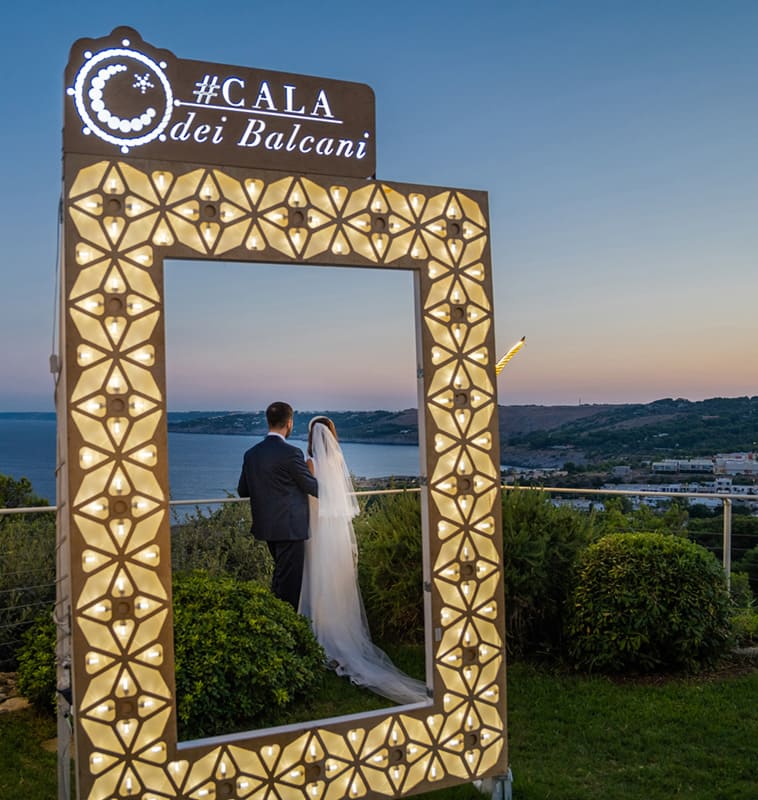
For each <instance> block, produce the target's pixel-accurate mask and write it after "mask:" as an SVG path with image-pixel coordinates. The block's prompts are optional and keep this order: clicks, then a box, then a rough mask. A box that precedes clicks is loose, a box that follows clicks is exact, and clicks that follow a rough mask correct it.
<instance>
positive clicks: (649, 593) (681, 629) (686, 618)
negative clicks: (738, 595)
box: [567, 533, 730, 672]
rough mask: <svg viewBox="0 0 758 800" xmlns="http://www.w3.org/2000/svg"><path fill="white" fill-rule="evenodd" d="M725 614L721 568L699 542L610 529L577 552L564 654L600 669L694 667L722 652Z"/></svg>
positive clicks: (726, 629)
mask: <svg viewBox="0 0 758 800" xmlns="http://www.w3.org/2000/svg"><path fill="white" fill-rule="evenodd" d="M729 616H730V601H729V592H728V590H727V588H726V580H725V576H724V572H723V570H722V568H721V565H720V564H719V563H718V561H716V559H715V557H714V556H713V555H712V554H711V553H709V552H708V551H707V550H706V549H705V548H703V547H700V546H699V545H696V544H694V543H693V542H690V541H688V540H687V539H683V538H680V537H677V536H672V535H667V534H659V533H628V534H612V535H610V536H606V537H604V538H603V539H601V540H600V541H598V542H596V543H595V544H593V545H590V547H588V548H587V550H586V551H585V552H584V554H583V556H582V558H581V559H580V562H579V571H578V579H577V584H576V587H575V589H574V591H573V593H572V595H571V597H570V600H569V621H568V626H567V627H568V636H569V654H570V657H571V658H572V660H573V661H574V663H575V664H576V666H578V667H580V668H583V669H588V670H597V671H601V672H624V671H631V672H651V671H654V670H676V669H687V670H697V669H699V668H701V667H703V666H707V665H709V664H711V663H713V662H714V661H716V660H717V659H718V657H719V656H720V655H722V654H723V652H724V650H725V648H726V646H727V644H728V642H729V636H730V621H729Z"/></svg>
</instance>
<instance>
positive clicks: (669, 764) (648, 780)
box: [0, 664, 758, 800]
mask: <svg viewBox="0 0 758 800" xmlns="http://www.w3.org/2000/svg"><path fill="white" fill-rule="evenodd" d="M335 680H336V679H335ZM508 685H509V696H508V707H509V715H510V719H509V729H510V743H511V745H510V755H511V764H512V769H513V776H514V784H513V796H514V800H559V799H560V800H671V798H686V800H756V797H758V751H757V750H756V747H757V746H758V745H756V743H757V742H758V713H756V708H758V666H755V665H753V666H752V667H751V668H750V669H746V670H744V671H743V673H742V674H735V671H734V670H731V671H729V672H717V673H711V674H709V675H706V676H701V677H697V678H690V679H676V680H665V681H644V682H632V681H625V682H613V681H611V680H609V679H606V678H586V677H581V676H570V675H569V676H567V675H565V674H553V673H550V672H547V671H544V670H539V669H536V668H534V667H529V666H525V665H523V664H514V665H513V666H511V667H510V668H509V672H508ZM342 686H343V688H344V684H342ZM338 687H339V684H332V686H331V688H329V687H327V694H334V695H335V696H336V695H340V694H342V692H341V691H340V690H339V688H338ZM355 692H358V690H355ZM359 694H360V693H358V694H356V695H353V694H351V693H350V694H349V701H348V704H349V706H350V707H353V706H354V704H355V702H356V699H357V697H358V696H359ZM326 702H327V705H326V706H324V707H323V708H322V707H320V706H319V705H318V704H314V705H313V706H312V707H311V709H310V710H311V712H313V713H315V714H317V715H320V714H321V711H322V710H324V708H328V707H329V704H331V703H332V702H334V700H333V699H331V700H327V701H326ZM378 704H379V705H380V706H381V705H382V702H381V701H378ZM340 713H344V712H340ZM54 735H55V725H54V723H53V721H52V720H49V721H48V720H44V719H40V718H39V717H37V716H36V715H35V714H33V713H32V712H31V711H22V712H16V713H13V714H3V715H0V798H8V799H9V800H11V799H13V800H15V798H24V800H27V799H28V800H55V796H56V795H55V791H56V790H55V771H56V767H55V755H54V754H52V753H48V752H46V751H44V750H43V749H42V748H41V747H40V743H41V742H42V741H44V740H45V739H49V738H50V737H52V736H54ZM419 797H426V798H435V800H470V799H471V798H480V797H481V795H479V794H478V793H477V792H476V791H475V790H474V789H473V788H472V787H471V786H468V785H466V786H462V787H458V788H456V789H447V790H442V791H439V792H434V793H430V794H426V795H419Z"/></svg>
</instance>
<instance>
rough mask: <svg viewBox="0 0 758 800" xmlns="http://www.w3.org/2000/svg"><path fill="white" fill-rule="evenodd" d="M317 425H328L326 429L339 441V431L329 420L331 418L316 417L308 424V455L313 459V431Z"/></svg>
mask: <svg viewBox="0 0 758 800" xmlns="http://www.w3.org/2000/svg"><path fill="white" fill-rule="evenodd" d="M316 425H326V427H327V428H328V429H329V430H330V431H331V434H332V436H334V438H335V439H337V429H336V428H335V427H334V423H333V422H332V421H331V420H330V419H329V417H314V418H313V419H312V420H311V421H310V422H309V423H308V455H309V456H310V457H311V458H313V429H314V428H315V427H316Z"/></svg>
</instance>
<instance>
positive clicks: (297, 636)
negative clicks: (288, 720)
mask: <svg viewBox="0 0 758 800" xmlns="http://www.w3.org/2000/svg"><path fill="white" fill-rule="evenodd" d="M173 588H174V648H175V659H176V693H177V714H178V718H179V732H180V738H183V739H187V738H198V737H201V736H212V735H215V734H220V733H228V732H231V731H234V730H240V729H247V728H254V727H260V726H261V725H263V724H266V725H271V724H275V723H276V721H277V717H278V714H280V713H281V712H282V711H283V710H285V709H286V708H287V706H288V705H290V704H291V703H292V702H293V701H294V700H296V699H299V698H301V697H305V696H307V695H309V694H310V693H312V692H313V691H314V688H315V687H316V686H317V685H318V684H319V682H320V681H321V678H322V676H323V670H324V666H323V662H324V653H323V651H322V649H321V647H320V646H319V644H318V643H317V642H316V640H315V638H314V636H313V633H312V632H311V629H310V626H309V624H308V621H307V620H306V619H305V618H304V617H302V616H300V615H299V614H297V613H295V611H294V610H293V609H292V607H291V606H289V605H288V604H287V603H285V602H283V601H281V600H279V599H277V598H276V597H274V596H273V595H272V594H271V593H270V592H269V591H268V590H267V589H264V588H263V587H261V586H258V585H256V584H255V583H252V582H238V581H235V580H233V579H231V578H221V577H212V576H209V575H206V574H202V573H193V574H191V575H185V576H175V577H174V586H173Z"/></svg>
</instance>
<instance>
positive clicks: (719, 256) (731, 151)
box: [0, 0, 758, 411]
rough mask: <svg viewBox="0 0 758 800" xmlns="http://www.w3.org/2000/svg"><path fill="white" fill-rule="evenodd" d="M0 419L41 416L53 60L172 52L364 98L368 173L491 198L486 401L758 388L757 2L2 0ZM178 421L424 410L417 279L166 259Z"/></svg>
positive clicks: (56, 156) (48, 287)
mask: <svg viewBox="0 0 758 800" xmlns="http://www.w3.org/2000/svg"><path fill="white" fill-rule="evenodd" d="M3 24H4V29H5V36H4V46H3V49H2V53H0V66H1V67H2V74H3V75H4V77H5V81H4V87H3V91H4V100H5V102H4V110H5V113H4V115H3V120H2V123H1V124H0V143H1V145H2V147H1V150H0V152H1V153H2V155H0V159H1V163H2V178H3V180H2V186H3V191H2V193H0V209H1V211H2V213H0V226H2V230H1V231H0V235H1V236H2V242H3V249H2V256H0V277H1V279H2V280H1V281H0V298H1V300H2V302H1V303H0V343H1V345H2V346H0V411H21V410H28V411H45V410H52V408H53V399H52V377H51V376H50V374H49V371H48V358H49V355H50V353H51V352H52V351H53V348H54V343H53V330H54V322H53V318H54V313H55V305H56V303H55V276H56V231H57V206H58V199H59V194H60V154H61V125H62V109H63V92H64V86H63V71H64V68H65V65H66V62H67V60H68V52H69V48H70V46H71V44H73V42H74V41H75V40H76V39H79V38H82V37H93V38H94V37H101V36H105V35H107V34H109V33H110V32H111V30H112V29H113V28H115V27H118V26H120V25H128V26H131V27H133V28H135V29H136V30H137V31H139V33H140V34H141V35H142V37H143V38H144V39H145V41H147V42H149V43H150V44H152V45H154V46H156V47H160V48H166V49H168V50H171V51H172V52H173V53H174V54H175V55H176V56H178V57H179V58H186V59H195V60H200V61H210V62H218V63H224V64H235V65H241V66H251V67H260V68H268V69H272V70H280V71H285V72H292V73H301V74H306V75H318V76H323V77H329V78H337V79H341V80H349V81H357V82H360V83H366V84H369V85H370V86H371V87H372V88H373V89H374V91H375V94H376V133H377V177H378V178H379V179H381V180H388V181H401V182H408V183H419V184H431V185H438V186H449V187H456V188H462V189H466V188H470V189H478V190H485V191H487V192H488V194H489V210H490V223H491V242H492V260H493V270H494V271H493V282H494V295H495V330H496V341H497V349H498V355H502V354H503V353H504V352H505V351H506V350H507V349H508V348H509V347H510V346H511V345H512V344H513V343H514V342H515V341H516V340H517V339H519V338H520V337H521V336H523V335H525V336H526V347H525V348H524V349H523V350H522V351H521V352H520V353H519V354H518V355H517V356H516V357H515V358H514V359H513V361H512V362H511V363H510V364H509V365H508V366H507V367H506V369H505V370H504V371H503V373H502V374H501V375H500V377H499V379H498V394H499V396H498V401H499V402H500V403H501V404H522V403H534V404H559V403H560V404H563V403H567V404H576V403H579V402H582V403H606V402H649V401H652V400H656V399H659V398H663V397H685V398H688V399H691V400H697V399H703V398H706V397H714V396H725V397H732V396H739V395H756V394H758V311H756V309H757V308H758V47H757V46H756V42H758V3H755V2H752V1H750V2H748V1H746V2H739V1H738V0H723V2H716V0H711V2H703V1H702V0H669V1H668V2H660V1H659V2H652V1H648V0H636V1H635V2H631V0H629V1H627V2H621V1H620V0H619V1H618V2H615V1H614V2H609V1H606V2H582V1H581V0H578V1H577V2H558V1H557V0H555V1H554V2H542V1H541V0H532V1H528V0H522V2H510V1H509V0H486V1H485V2H476V1H474V2H471V3H467V4H462V3H459V2H456V3H452V2H446V1H445V0H441V1H440V0H437V1H436V2H427V1H426V0H421V1H420V2H397V1H396V0H387V2H384V3H381V4H378V5H377V4H363V3H357V2H327V3H314V2H299V0H293V2H291V3H287V4H282V3H259V2H254V0H247V1H246V2H237V1H236V0H230V1H229V2H225V3H208V2H196V1H195V0H184V2H173V0H162V1H161V2H153V3H145V2H137V3H133V4H130V5H123V6H117V5H116V4H107V3H102V2H76V1H75V0H72V1H71V2H67V3H60V2H57V1H56V2H52V1H51V2H37V3H15V4H12V6H11V7H10V8H9V9H5V10H4V12H3ZM165 300H166V342H167V381H168V405H169V408H170V409H172V410H187V409H241V410H248V409H249V410H254V409H259V408H261V407H264V406H265V405H266V404H267V403H268V402H269V401H270V400H271V399H279V398H282V399H286V400H289V401H290V402H291V403H292V404H293V405H294V406H295V407H296V408H299V409H301V410H317V409H318V410H322V409H331V410H339V409H373V408H388V409H397V408H406V407H411V406H416V405H417V397H416V380H415V372H416V365H415V341H414V337H415V322H414V300H413V281H412V278H411V275H410V273H405V272H398V271H391V270H370V269H369V270H366V269H360V270H359V269H347V268H336V267H328V268H327V267H324V268H321V267H318V268H314V267H312V266H311V267H301V266H286V267H283V266H276V267H274V266H271V265H254V264H233V263H212V264H211V263H208V262H206V263H200V262H171V263H169V264H168V265H167V267H166V294H165Z"/></svg>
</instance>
